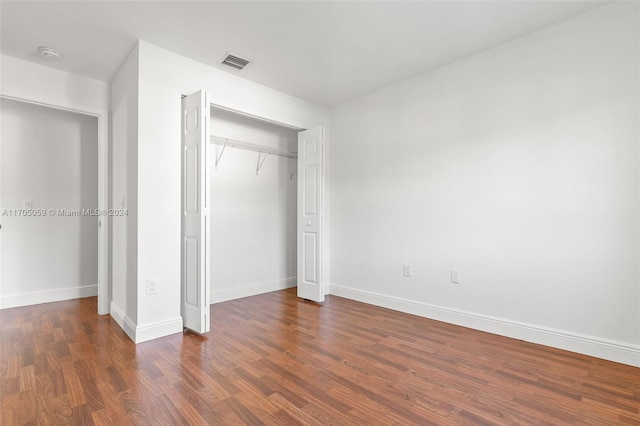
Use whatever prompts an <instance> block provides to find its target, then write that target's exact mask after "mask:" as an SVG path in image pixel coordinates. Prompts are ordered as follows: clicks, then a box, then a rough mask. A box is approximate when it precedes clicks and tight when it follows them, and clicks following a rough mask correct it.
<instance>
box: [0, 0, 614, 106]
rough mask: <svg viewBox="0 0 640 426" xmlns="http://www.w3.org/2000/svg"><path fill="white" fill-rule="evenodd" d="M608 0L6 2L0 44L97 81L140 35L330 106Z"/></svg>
mask: <svg viewBox="0 0 640 426" xmlns="http://www.w3.org/2000/svg"><path fill="white" fill-rule="evenodd" d="M604 3H607V2H603V1H585V0H582V1H559V0H554V1H540V0H534V1H521V0H512V1H482V0H475V1H409V2H400V1H389V2H370V1H348V2H347V1H332V2H326V1H322V2H292V1H291V2H271V1H259V2H243V1H224V2H223V1H215V2H214V1H196V2H176V1H172V2H169V1H142V2H124V1H109V2H93V1H92V2H89V1H85V2H58V1H45V2H31V1H16V2H8V1H2V3H0V8H1V10H0V12H1V16H0V36H1V44H0V48H1V51H2V53H3V54H6V55H9V56H13V57H16V58H20V59H24V60H27V61H32V62H38V63H43V64H46V65H48V66H51V67H54V68H58V69H62V70H65V71H69V72H72V73H76V74H81V75H85V76H89V77H93V78H96V79H100V80H104V81H110V80H111V78H112V77H113V75H114V74H115V72H116V71H117V69H118V67H119V66H120V64H121V63H122V61H123V59H124V58H125V57H126V55H127V54H128V52H129V51H130V50H131V48H132V47H133V46H134V44H135V42H136V40H137V39H142V40H145V41H147V42H149V43H152V44H154V45H157V46H159V47H162V48H165V49H168V50H171V51H173V52H176V53H179V54H181V55H184V56H187V57H190V58H192V59H195V60H198V61H200V62H204V63H206V64H209V65H213V66H219V65H216V62H217V61H218V60H219V59H220V57H221V56H222V55H223V54H224V53H225V52H226V51H230V52H233V53H236V54H238V55H241V56H245V57H248V58H250V59H252V60H253V61H254V62H253V63H252V64H251V65H250V66H249V67H247V68H246V69H245V70H244V71H242V72H241V73H240V75H241V76H242V77H245V78H247V79H249V80H252V81H255V82H258V83H261V84H264V85H266V86H269V87H272V88H274V89H277V90H280V91H282V92H285V93H289V94H291V95H294V96H297V97H299V98H302V99H306V100H308V101H310V102H313V103H316V104H319V105H323V106H327V107H330V106H334V105H338V104H341V103H343V102H346V101H348V100H350V99H353V98H356V97H358V96H361V95H364V94H367V93H370V92H373V91H375V90H378V89H380V88H383V87H386V86H389V85H391V84H393V83H396V82H398V81H401V80H404V79H407V78H410V77H413V76H416V75H418V74H421V73H423V72H425V71H428V70H430V69H433V68H436V67H439V66H442V65H444V64H447V63H449V62H452V61H455V60H457V59H460V58H463V57H465V56H469V55H472V54H474V53H477V52H479V51H482V50H485V49H488V48H490V47H493V46H496V45H498V44H501V43H505V42H507V41H509V40H513V39H514V38H517V37H521V36H523V35H526V34H528V33H531V32H533V31H536V30H538V29H541V28H543V27H546V26H549V25H552V24H554V23H557V22H559V21H562V20H564V19H567V18H570V17H572V16H575V15H578V14H580V13H584V12H586V11H588V10H591V9H594V8H596V7H598V6H601V5H602V4H604ZM41 45H46V46H50V47H53V48H56V49H59V50H61V51H62V52H63V55H64V58H63V60H61V61H58V62H47V61H45V60H43V59H41V58H40V57H38V55H37V54H36V48H37V47H38V46H41ZM225 69H226V68H225Z"/></svg>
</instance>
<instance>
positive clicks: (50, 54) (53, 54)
mask: <svg viewBox="0 0 640 426" xmlns="http://www.w3.org/2000/svg"><path fill="white" fill-rule="evenodd" d="M38 53H39V54H40V56H42V57H43V58H45V59H47V60H49V61H56V60H58V59H61V58H62V53H60V52H58V51H57V50H56V49H52V48H50V47H47V46H40V47H38Z"/></svg>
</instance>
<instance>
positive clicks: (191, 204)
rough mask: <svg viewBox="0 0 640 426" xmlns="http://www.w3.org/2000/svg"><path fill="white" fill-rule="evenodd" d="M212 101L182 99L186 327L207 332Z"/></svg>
mask: <svg viewBox="0 0 640 426" xmlns="http://www.w3.org/2000/svg"><path fill="white" fill-rule="evenodd" d="M208 145H209V100H208V97H207V93H206V92H204V91H202V90H201V91H199V92H196V93H194V94H193V95H190V96H187V97H185V98H184V99H183V100H182V262H181V269H182V271H181V272H182V283H181V296H182V304H181V314H182V320H183V322H184V327H185V328H188V329H190V330H193V331H195V332H196V333H207V332H208V331H209V328H210V324H209V309H210V307H209V304H210V302H209V298H210V290H209V286H210V282H209V281H210V280H209V276H210V271H211V267H210V262H211V260H210V257H211V256H210V249H211V243H210V234H211V233H210V232H209V208H210V203H209V166H208V165H209V154H208V152H209V149H208Z"/></svg>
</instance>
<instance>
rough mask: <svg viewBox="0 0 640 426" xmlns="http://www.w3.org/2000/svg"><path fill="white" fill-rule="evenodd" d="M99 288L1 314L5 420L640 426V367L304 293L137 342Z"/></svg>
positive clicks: (238, 307) (229, 310) (263, 299)
mask: <svg viewBox="0 0 640 426" xmlns="http://www.w3.org/2000/svg"><path fill="white" fill-rule="evenodd" d="M96 303H97V301H96V298H86V299H79V300H74V301H65V302H56V303H49V304H43V305H36V306H30V307H23V308H13V309H5V310H1V311H0V422H1V423H2V425H3V426H4V425H24V424H41V425H47V424H79V425H85V424H86V425H89V424H96V425H125V424H172V425H173V424H184V425H199V424H202V425H206V424H225V425H227V424H249V425H261V424H268V425H272V424H274V425H296V424H300V425H337V424H339V425H362V424H369V425H394V424H398V425H407V424H420V425H426V424H436V425H461V424H464V425H478V424H481V425H491V424H496V425H512V424H520V425H530V424H536V425H562V424H585V425H615V424H621V425H634V424H635V425H640V369H639V368H635V367H630V366H627V365H623V364H618V363H614V362H610V361H606V360H602V359H597V358H592V357H588V356H584V355H580V354H576V353H572V352H567V351H563V350H560V349H556V348H549V347H545V346H541V345H535V344H532V343H527V342H523V341H519V340H514V339H509V338H506V337H503V336H496V335H492V334H489V333H484V332H480V331H475V330H470V329H467V328H463V327H457V326H454V325H451V324H446V323H441V322H437V321H432V320H428V319H425V318H420V317H416V316H412V315H406V314H402V313H399V312H395V311H392V310H389V309H384V308H379V307H375V306H371V305H367V304H363V303H358V302H354V301H350V300H346V299H342V298H339V297H335V296H327V298H326V301H325V302H324V303H323V304H317V303H312V302H307V301H303V300H300V299H298V298H297V297H296V295H295V289H289V290H284V291H278V292H272V293H266V294H263V295H260V296H254V297H249V298H245V299H238V300H233V301H229V302H224V303H219V304H216V305H213V306H212V308H211V332H210V333H209V334H207V335H204V336H200V335H197V334H193V333H189V332H185V333H183V334H175V335H172V336H168V337H165V338H162V339H157V340H154V341H150V342H145V343H142V344H139V345H135V344H134V343H133V342H131V341H130V340H129V338H128V337H127V336H126V334H125V333H124V332H123V331H122V330H121V329H120V328H119V327H118V326H117V324H115V322H114V321H113V319H111V318H110V317H109V316H98V315H96V314H95V312H96V310H97V306H96Z"/></svg>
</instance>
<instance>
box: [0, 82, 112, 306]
mask: <svg viewBox="0 0 640 426" xmlns="http://www.w3.org/2000/svg"><path fill="white" fill-rule="evenodd" d="M0 98H5V99H11V100H14V101H19V102H25V103H30V104H34V105H40V106H44V107H48V108H55V109H59V110H62V111H67V112H72V113H76V114H81V115H86V116H90V117H95V118H97V119H98V209H100V210H103V211H106V210H108V209H109V129H108V110H106V109H100V108H95V107H91V106H87V105H82V104H76V103H73V102H68V101H65V100H61V99H52V98H47V97H44V96H39V95H34V94H31V93H30V94H26V93H18V92H14V91H9V90H4V89H0ZM108 266H109V216H98V314H99V315H106V314H108V313H109V307H110V303H111V300H110V295H109V270H108Z"/></svg>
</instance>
